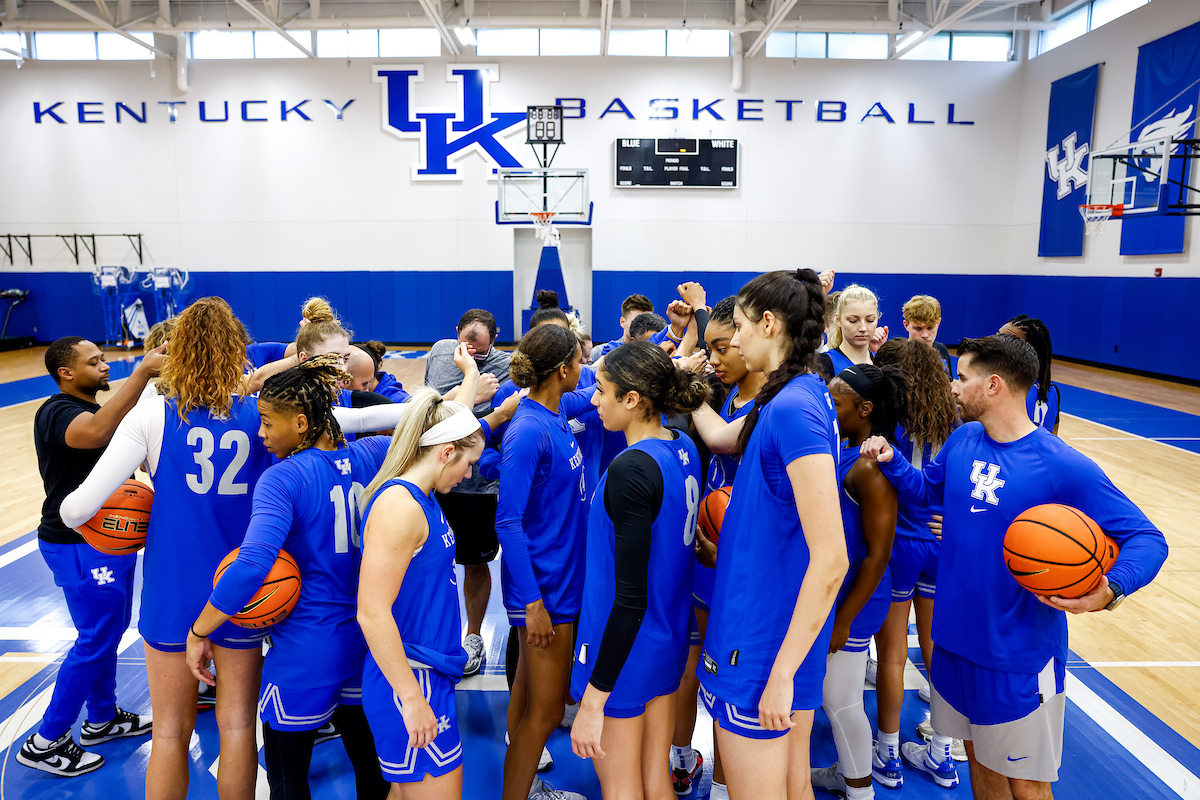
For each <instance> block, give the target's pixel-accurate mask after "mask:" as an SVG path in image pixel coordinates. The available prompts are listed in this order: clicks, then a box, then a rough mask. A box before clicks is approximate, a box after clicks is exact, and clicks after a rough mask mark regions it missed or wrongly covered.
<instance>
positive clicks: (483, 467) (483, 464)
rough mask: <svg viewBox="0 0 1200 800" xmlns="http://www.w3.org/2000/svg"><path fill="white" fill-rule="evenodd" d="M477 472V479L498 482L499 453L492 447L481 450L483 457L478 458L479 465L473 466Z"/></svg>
mask: <svg viewBox="0 0 1200 800" xmlns="http://www.w3.org/2000/svg"><path fill="white" fill-rule="evenodd" d="M475 467H476V469H478V470H479V477H481V478H483V479H484V480H487V481H494V480H499V478H500V451H499V450H497V449H496V448H494V447H485V448H483V455H481V456H480V457H479V463H477V464H476V465H475Z"/></svg>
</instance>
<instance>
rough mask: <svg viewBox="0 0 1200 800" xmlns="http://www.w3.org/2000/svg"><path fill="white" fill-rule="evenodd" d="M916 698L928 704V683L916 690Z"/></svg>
mask: <svg viewBox="0 0 1200 800" xmlns="http://www.w3.org/2000/svg"><path fill="white" fill-rule="evenodd" d="M917 697H919V698H921V699H922V700H924V701H925V702H926V703H928V702H929V681H926V682H925V683H923V684H921V688H920V689H917Z"/></svg>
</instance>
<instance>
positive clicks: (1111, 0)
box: [1088, 0, 1150, 31]
mask: <svg viewBox="0 0 1200 800" xmlns="http://www.w3.org/2000/svg"><path fill="white" fill-rule="evenodd" d="M1148 2H1150V0H1093V2H1092V22H1091V25H1089V26H1088V30H1093V31H1094V30H1096V28H1099V27H1100V26H1101V25H1106V24H1108V23H1109V22H1112V21H1113V20H1114V19H1116V18H1117V17H1123V16H1125V15H1126V14H1128V13H1129V12H1130V11H1133V10H1134V9H1135V8H1140V7H1141V6H1144V5H1146V3H1148Z"/></svg>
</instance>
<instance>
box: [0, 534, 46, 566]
mask: <svg viewBox="0 0 1200 800" xmlns="http://www.w3.org/2000/svg"><path fill="white" fill-rule="evenodd" d="M37 549H38V540H37V537H34V539H33V541H29V542H26V543H25V544H23V545H21V546H20V547H14V548H13V549H12V550H9V551H8V552H7V553H5V554H4V555H2V556H0V567H7V566H8V565H9V564H11V563H13V562H14V561H17V560H18V559H22V558H24V557H25V556H27V555H29V554H30V553H33V552H36V551H37Z"/></svg>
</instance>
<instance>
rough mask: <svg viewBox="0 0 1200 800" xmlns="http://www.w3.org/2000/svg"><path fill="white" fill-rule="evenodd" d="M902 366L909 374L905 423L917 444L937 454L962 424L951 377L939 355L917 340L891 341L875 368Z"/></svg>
mask: <svg viewBox="0 0 1200 800" xmlns="http://www.w3.org/2000/svg"><path fill="white" fill-rule="evenodd" d="M888 364H892V365H894V366H897V367H899V368H900V369H901V370H903V371H904V373H905V374H906V375H908V379H909V380H908V419H907V420H906V421H905V423H904V427H905V429H906V430H907V431H908V438H909V440H910V441H912V442H913V443H914V448H915V447H916V444H917V443H918V442H920V443H923V444H924V443H928V444H929V445H931V446H932V447H933V452H935V453H936V452H937V451H938V450H939V449H940V448H941V446H942V445H943V444H945V443H946V440H947V439H948V438H950V434H951V433H953V432H954V428H955V426H957V424H958V404H957V403H956V402H955V401H954V395H953V394H951V393H950V376H949V375H948V374H947V373H946V367H945V365H944V364H942V357H941V356H939V355H938V352H937V351H936V350H934V349H933V348H932V347H930V346H929V345H927V344H925V343H924V342H921V341H917V340H916V339H899V338H897V339H891V340H889V341H887V342H885V343H884V345H883V346H882V347H880V348H879V352H878V353H877V354H876V356H875V366H877V367H884V366H887V365H888Z"/></svg>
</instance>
